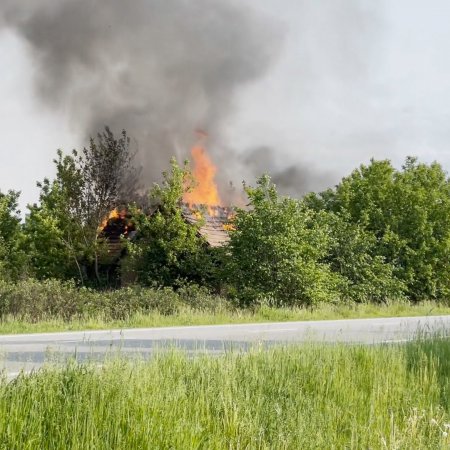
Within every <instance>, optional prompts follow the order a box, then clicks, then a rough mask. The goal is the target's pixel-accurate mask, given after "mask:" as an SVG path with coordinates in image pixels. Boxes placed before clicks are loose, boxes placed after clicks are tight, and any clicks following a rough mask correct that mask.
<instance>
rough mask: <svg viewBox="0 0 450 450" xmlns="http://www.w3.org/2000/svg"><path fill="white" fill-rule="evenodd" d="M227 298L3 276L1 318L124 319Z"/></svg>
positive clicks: (189, 290)
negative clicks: (100, 288) (14, 279)
mask: <svg viewBox="0 0 450 450" xmlns="http://www.w3.org/2000/svg"><path fill="white" fill-rule="evenodd" d="M224 303H225V301H224V300H223V299H219V300H218V299H217V297H216V296H212V295H211V294H210V293H209V292H208V290H206V289H205V288H200V287H197V286H192V285H186V286H183V287H182V288H180V289H179V290H178V291H175V290H174V289H172V288H167V287H166V288H160V289H158V288H143V287H140V286H135V287H127V288H122V289H117V290H111V291H95V290H93V289H88V288H78V287H76V285H75V283H73V282H63V281H58V280H46V281H36V280H31V279H30V280H26V281H21V282H18V283H8V282H5V281H1V280H0V319H3V318H5V317H6V316H10V317H11V316H12V317H14V318H16V319H19V320H21V319H22V320H23V319H27V320H30V321H33V322H37V321H39V320H44V319H48V318H62V319H64V320H70V319H74V318H80V317H98V316H101V317H103V318H104V319H112V320H121V319H126V318H127V317H129V316H132V315H133V314H136V313H143V314H146V313H150V312H158V313H159V314H163V315H169V314H177V313H178V312H179V311H180V309H181V308H183V307H188V308H191V309H193V310H208V311H209V310H211V311H213V310H215V309H217V308H219V307H221V306H223V305H224Z"/></svg>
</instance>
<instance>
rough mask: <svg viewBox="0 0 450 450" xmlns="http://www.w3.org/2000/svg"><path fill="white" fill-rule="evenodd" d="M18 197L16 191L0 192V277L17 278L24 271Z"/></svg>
mask: <svg viewBox="0 0 450 450" xmlns="http://www.w3.org/2000/svg"><path fill="white" fill-rule="evenodd" d="M18 199H19V193H18V192H14V191H9V192H8V193H7V194H2V193H1V192H0V279H6V280H8V279H9V280H17V279H19V278H21V277H23V276H25V273H26V262H27V258H26V254H25V253H24V251H23V249H22V244H23V233H22V229H21V223H20V216H19V211H18V210H17V206H18Z"/></svg>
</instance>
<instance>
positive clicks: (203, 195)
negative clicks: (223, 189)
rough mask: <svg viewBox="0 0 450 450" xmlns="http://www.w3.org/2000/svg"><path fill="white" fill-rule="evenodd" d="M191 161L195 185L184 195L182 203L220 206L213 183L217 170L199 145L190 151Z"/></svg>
mask: <svg viewBox="0 0 450 450" xmlns="http://www.w3.org/2000/svg"><path fill="white" fill-rule="evenodd" d="M191 155H192V159H193V163H194V164H193V169H192V175H193V176H194V178H195V181H196V183H197V185H196V186H195V187H194V189H193V190H192V191H191V192H187V193H186V194H185V195H184V201H185V202H186V203H188V204H190V205H192V204H196V205H207V206H217V205H221V204H222V201H221V199H220V195H219V191H218V189H217V185H216V183H215V181H214V177H215V175H216V172H217V168H216V166H215V165H214V163H213V162H212V161H211V158H210V157H209V155H208V154H207V153H206V149H205V147H204V146H203V145H201V144H200V143H199V144H197V145H195V146H194V147H193V148H192V150H191Z"/></svg>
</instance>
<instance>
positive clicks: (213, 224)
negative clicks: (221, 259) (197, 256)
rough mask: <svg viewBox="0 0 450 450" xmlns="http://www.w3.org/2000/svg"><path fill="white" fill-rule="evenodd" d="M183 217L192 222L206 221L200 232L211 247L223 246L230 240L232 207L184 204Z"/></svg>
mask: <svg viewBox="0 0 450 450" xmlns="http://www.w3.org/2000/svg"><path fill="white" fill-rule="evenodd" d="M182 213H183V217H184V218H185V220H186V221H188V222H189V223H191V224H196V223H198V222H199V221H203V222H204V223H203V224H202V225H201V227H200V229H199V233H200V234H201V235H202V236H203V237H204V238H205V239H206V241H207V242H208V244H209V245H210V246H211V247H222V246H223V245H225V244H226V243H227V242H228V241H229V240H230V235H229V234H228V230H229V229H230V228H229V226H230V225H229V224H230V216H231V215H232V213H233V211H232V209H231V208H227V207H222V206H210V207H205V206H201V205H189V206H188V205H183V212H182Z"/></svg>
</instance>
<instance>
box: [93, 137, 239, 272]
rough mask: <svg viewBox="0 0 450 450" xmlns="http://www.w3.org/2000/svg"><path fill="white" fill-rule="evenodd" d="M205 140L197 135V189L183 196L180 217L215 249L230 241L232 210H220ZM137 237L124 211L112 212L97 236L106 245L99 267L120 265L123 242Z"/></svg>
mask: <svg viewBox="0 0 450 450" xmlns="http://www.w3.org/2000/svg"><path fill="white" fill-rule="evenodd" d="M197 134H199V132H197ZM205 136H206V134H205V133H203V134H201V135H199V138H200V140H199V143H198V144H197V145H196V146H194V147H193V149H192V152H191V154H192V158H193V163H194V165H193V170H192V174H193V177H194V178H195V181H196V185H195V187H194V189H192V190H191V191H189V192H187V193H186V194H185V195H184V197H183V203H182V205H181V213H182V216H183V218H184V220H185V221H186V222H187V223H190V224H192V225H197V224H198V225H199V228H198V233H199V234H200V235H201V236H202V237H203V238H204V239H205V242H206V244H207V245H209V246H210V247H212V248H216V247H221V246H223V245H226V243H227V242H228V241H229V238H230V237H229V231H230V230H231V229H232V224H231V221H232V217H233V214H234V210H233V208H231V207H225V206H221V205H222V202H221V198H220V196H219V192H218V188H217V186H216V184H215V181H214V177H215V173H216V167H215V166H214V164H213V163H212V161H211V159H210V158H209V156H208V154H207V153H206V150H205V148H204V146H203V145H201V141H202V140H204V139H205ZM156 210H157V209H153V210H152V211H149V212H148V214H150V215H151V214H154V213H155V211H156ZM137 233H138V231H136V229H135V227H134V224H133V222H132V218H131V215H130V214H129V213H128V212H127V211H126V210H122V211H119V210H118V209H115V210H113V211H111V213H110V214H109V216H108V217H107V218H105V220H104V222H103V223H102V225H101V232H100V234H99V238H100V239H102V240H103V241H104V242H105V243H106V250H107V251H106V252H105V253H106V255H105V257H104V258H103V260H102V264H104V265H110V266H114V265H116V266H117V265H118V264H120V260H121V259H122V257H124V256H125V255H126V245H125V242H124V240H123V238H125V239H133V238H134V236H136V234H137Z"/></svg>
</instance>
